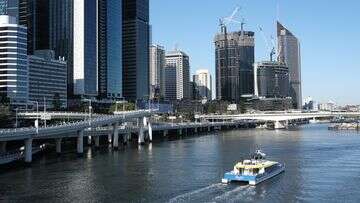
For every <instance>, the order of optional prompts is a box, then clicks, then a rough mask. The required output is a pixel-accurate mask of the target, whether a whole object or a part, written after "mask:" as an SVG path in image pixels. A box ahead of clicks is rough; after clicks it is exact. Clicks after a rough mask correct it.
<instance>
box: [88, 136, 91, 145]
mask: <svg viewBox="0 0 360 203" xmlns="http://www.w3.org/2000/svg"><path fill="white" fill-rule="evenodd" d="M91 141H92V138H91V136H88V138H87V144H88V145H91Z"/></svg>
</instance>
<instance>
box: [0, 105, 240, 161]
mask: <svg viewBox="0 0 360 203" xmlns="http://www.w3.org/2000/svg"><path fill="white" fill-rule="evenodd" d="M154 113H156V111H154V110H140V111H132V112H122V113H116V115H101V116H100V115H99V116H97V117H94V118H92V119H88V120H82V121H76V122H68V123H64V124H60V125H54V126H47V127H40V128H34V127H31V128H17V129H3V130H1V129H0V153H1V152H2V153H4V152H6V143H7V142H8V141H15V140H23V141H24V143H25V149H24V152H23V154H21V156H20V158H22V157H24V160H25V162H27V163H30V162H32V155H33V153H34V152H33V149H34V146H33V144H32V143H33V140H40V139H54V140H55V145H56V152H57V153H61V144H62V140H63V139H64V138H69V137H76V138H77V153H78V154H82V153H83V151H84V148H83V146H84V143H83V142H84V138H85V137H86V138H87V141H88V144H90V143H92V139H93V140H94V143H95V146H96V147H99V143H100V137H101V136H107V138H108V141H109V143H112V146H113V148H114V149H117V148H118V147H119V139H120V138H122V139H123V142H124V143H127V141H128V140H130V139H131V135H132V133H134V134H137V137H138V143H139V144H144V143H145V139H146V138H148V139H149V141H152V138H153V132H156V131H157V132H160V133H162V134H163V136H167V135H168V133H169V131H171V130H172V131H174V130H176V132H177V134H180V135H186V134H187V133H188V132H194V133H197V132H198V131H204V130H205V131H211V130H214V129H215V128H217V129H221V128H223V127H239V125H242V124H246V123H247V122H244V121H222V122H202V123H199V122H197V123H161V124H154V125H152V124H151V122H149V119H148V117H150V116H151V115H152V114H154ZM35 118H37V117H35ZM134 123H135V124H134ZM85 140H86V139H85ZM5 154H6V153H5ZM2 158H3V159H7V160H9V158H19V155H15V154H14V155H9V154H6V157H1V155H0V159H2ZM0 162H1V160H0Z"/></svg>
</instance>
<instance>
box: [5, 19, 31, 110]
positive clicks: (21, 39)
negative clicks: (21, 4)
mask: <svg viewBox="0 0 360 203" xmlns="http://www.w3.org/2000/svg"><path fill="white" fill-rule="evenodd" d="M28 83H29V78H28V59H27V29H26V27H25V26H21V25H18V24H17V21H16V18H15V17H12V16H8V15H0V94H1V95H2V96H3V97H7V98H9V99H10V103H11V105H13V106H26V104H27V102H28V85H29V84H28Z"/></svg>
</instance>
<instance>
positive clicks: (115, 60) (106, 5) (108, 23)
mask: <svg viewBox="0 0 360 203" xmlns="http://www.w3.org/2000/svg"><path fill="white" fill-rule="evenodd" d="M98 37H99V38H98V52H99V54H98V90H99V96H100V97H101V98H111V99H119V98H122V97H123V94H122V90H123V88H122V86H123V84H122V83H123V78H122V74H123V73H122V71H123V68H122V67H123V66H122V0H98Z"/></svg>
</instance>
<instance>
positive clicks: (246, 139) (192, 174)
mask: <svg viewBox="0 0 360 203" xmlns="http://www.w3.org/2000/svg"><path fill="white" fill-rule="evenodd" d="M359 146H360V135H358V134H357V133H356V132H349V131H347V132H341V131H339V132H335V131H328V130H327V126H326V125H309V126H304V127H302V128H299V129H292V130H290V131H281V130H280V131H268V130H242V131H231V132H218V134H210V135H207V136H202V137H191V138H188V139H181V140H174V141H168V142H155V143H152V144H148V145H143V146H137V145H133V146H126V147H124V148H120V150H119V151H112V150H110V149H102V150H91V149H89V150H87V151H85V156H84V157H83V158H78V157H77V156H76V155H75V154H73V153H68V154H64V155H62V156H61V157H56V156H53V155H46V156H45V157H42V158H40V160H39V159H38V160H36V161H35V162H34V163H33V165H32V167H31V168H17V169H15V170H12V171H3V172H1V173H0V200H3V201H4V200H5V201H17V200H21V201H30V200H31V201H69V202H74V201H118V202H119V201H121V202H139V201H143V202H239V201H241V202H252V201H256V202H291V201H313V202H319V201H325V202H332V201H333V202H338V201H348V202H349V201H350V202H358V201H359V200H360V191H359V190H358V188H359V187H358V184H359V183H360V170H359V169H360V164H359V160H360V159H359V158H360V148H359ZM256 148H261V149H262V150H263V151H265V152H266V153H267V154H268V155H269V158H270V159H273V160H276V161H280V162H284V163H285V164H286V171H285V173H283V174H281V175H279V176H277V177H275V178H272V179H270V180H268V181H266V182H263V183H261V184H259V185H257V186H256V187H253V186H248V185H246V184H242V183H239V184H229V185H224V184H221V183H220V180H221V177H222V175H223V173H224V172H225V171H229V170H231V169H232V168H233V165H234V164H235V162H237V161H238V160H239V159H241V158H244V157H246V156H247V155H248V154H249V153H251V152H252V151H254V150H255V149H256Z"/></svg>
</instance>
